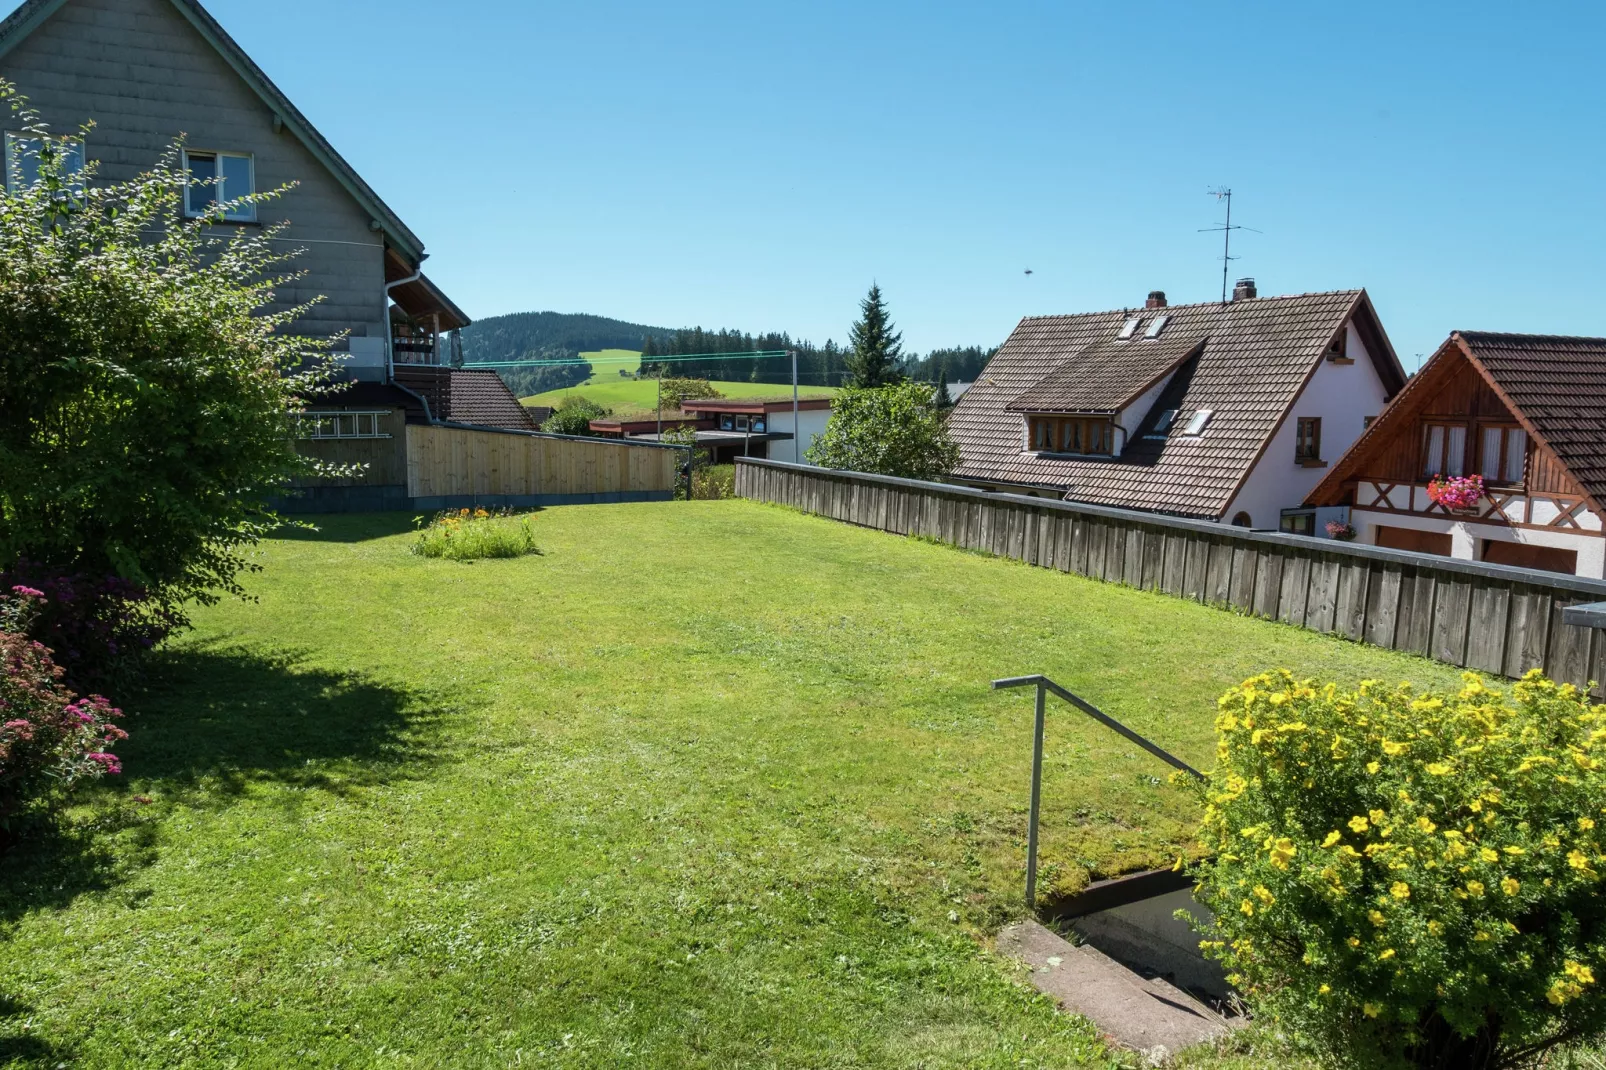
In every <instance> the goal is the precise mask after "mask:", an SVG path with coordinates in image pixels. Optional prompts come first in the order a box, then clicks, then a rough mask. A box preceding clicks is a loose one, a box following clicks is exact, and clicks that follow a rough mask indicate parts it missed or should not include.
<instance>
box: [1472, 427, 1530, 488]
mask: <svg viewBox="0 0 1606 1070" xmlns="http://www.w3.org/2000/svg"><path fill="white" fill-rule="evenodd" d="M1481 439H1482V441H1481V442H1480V443H1479V447H1478V474H1479V475H1481V476H1483V481H1484V482H1485V483H1521V482H1522V475H1523V469H1524V467H1525V463H1526V461H1527V460H1528V432H1526V431H1524V430H1523V429H1522V428H1520V427H1485V428H1483V429H1482V435H1481Z"/></svg>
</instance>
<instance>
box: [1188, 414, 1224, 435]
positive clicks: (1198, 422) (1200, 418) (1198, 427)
mask: <svg viewBox="0 0 1606 1070" xmlns="http://www.w3.org/2000/svg"><path fill="white" fill-rule="evenodd" d="M1215 412H1216V410H1214V409H1195V410H1194V411H1193V418H1192V419H1191V420H1189V421H1188V426H1187V427H1185V428H1183V429H1182V433H1183V434H1184V435H1202V434H1204V429H1205V426H1206V425H1207V424H1209V423H1210V417H1212V416H1214V415H1215Z"/></svg>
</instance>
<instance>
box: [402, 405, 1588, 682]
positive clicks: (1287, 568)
mask: <svg viewBox="0 0 1606 1070" xmlns="http://www.w3.org/2000/svg"><path fill="white" fill-rule="evenodd" d="M409 430H410V431H411V430H412V429H409ZM568 445H569V444H568V442H567V441H556V440H553V441H548V442H547V443H546V444H545V445H544V446H543V447H541V448H540V449H539V450H538V451H536V452H534V453H532V452H529V450H528V449H526V451H525V452H522V453H521V451H520V449H519V448H517V447H516V446H514V445H510V444H507V443H501V442H498V443H486V442H483V441H476V440H473V439H470V438H463V439H453V440H452V441H451V442H449V443H437V444H434V445H432V446H431V447H430V449H429V450H424V449H420V450H419V456H418V458H417V460H416V464H417V465H418V468H419V471H420V474H421V476H422V474H423V473H424V471H425V470H426V469H427V470H428V472H429V477H430V478H431V479H437V480H439V481H440V482H441V485H448V484H449V485H452V486H459V485H465V486H466V485H469V483H470V482H472V483H473V485H475V486H479V485H480V484H481V483H484V484H486V485H487V486H489V485H492V484H495V485H505V484H509V483H517V482H518V481H520V480H523V481H530V480H537V481H540V482H541V483H542V484H543V485H547V484H552V483H557V484H559V485H562V486H563V487H565V488H569V487H574V488H578V487H580V486H592V485H610V486H611V485H614V484H620V485H621V489H622V488H623V485H629V486H630V487H631V488H634V487H637V486H641V487H642V488H643V489H646V487H647V486H648V485H652V484H653V483H654V481H655V479H656V480H658V481H660V482H661V485H662V486H663V487H665V488H668V487H670V486H672V485H673V483H672V480H673V472H674V466H675V463H676V460H677V458H676V457H675V455H673V454H670V453H668V452H667V451H665V452H664V453H663V457H664V458H665V460H664V461H663V462H659V464H658V466H657V467H654V464H653V461H652V459H645V460H644V459H642V458H639V457H635V456H627V455H625V454H619V455H617V456H614V455H609V454H607V453H605V452H601V453H593V454H582V453H579V452H576V451H575V450H573V449H569V448H568ZM408 446H409V450H408V471H409V482H410V483H411V481H412V476H413V472H414V468H415V458H414V455H413V448H412V441H411V439H409V443H408ZM487 451H489V452H487ZM437 469H448V470H446V471H439V472H437V471H436V470H437ZM459 469H461V471H460V470H459ZM736 472H737V475H736V489H737V493H738V494H739V495H741V496H742V497H745V498H751V499H754V500H758V501H769V502H776V503H780V504H786V505H792V506H794V507H796V508H799V509H802V510H804V511H806V512H811V513H817V514H819V515H822V516H829V517H833V518H835V519H838V520H842V521H846V522H848V523H852V524H858V525H861V526H864V527H870V528H878V529H880V530H883V531H892V532H898V533H902V534H913V535H923V536H927V537H930V538H933V539H937V540H939V541H941V542H945V543H949V544H952V545H955V546H961V547H965V548H969V549H979V550H986V551H988V552H990V553H994V554H998V555H1000V556H1004V557H1013V558H1016V559H1018V560H1021V561H1026V562H1028V563H1031V564H1034V565H1039V566H1041V567H1044V568H1054V569H1059V570H1060V571H1063V572H1071V573H1075V574H1077V575H1081V576H1087V577H1090V578H1092V579H1098V580H1105V581H1108V582H1111V583H1126V584H1130V585H1131V586H1133V587H1138V588H1144V589H1153V590H1158V591H1162V592H1164V593H1166V594H1170V595H1174V596H1176V597H1180V598H1188V599H1192V600H1195V601H1203V602H1208V603H1210V604H1213V605H1223V606H1227V607H1230V608H1231V609H1234V610H1236V611H1238V612H1242V613H1250V614H1254V615H1256V616H1261V617H1267V618H1270V619H1274V620H1280V621H1284V622H1286V623H1289V624H1294V625H1297V626H1302V627H1306V628H1309V629H1312V630H1314V631H1319V632H1330V633H1337V634H1339V635H1343V636H1347V637H1349V638H1351V639H1355V640H1364V641H1366V642H1368V643H1372V644H1375V645H1377V646H1384V647H1392V648H1394V649H1398V650H1405V651H1410V652H1413V653H1418V654H1425V655H1428V656H1429V657H1433V658H1437V659H1438V660H1440V661H1446V662H1449V663H1450V664H1453V665H1466V666H1469V667H1471V668H1475V669H1478V670H1480V671H1483V672H1491V673H1503V674H1504V675H1506V676H1513V677H1515V676H1521V675H1522V674H1523V673H1524V672H1526V671H1528V670H1529V669H1531V668H1536V667H1537V668H1542V669H1544V670H1545V672H1546V673H1548V674H1549V675H1551V676H1552V677H1554V678H1555V679H1558V680H1567V681H1571V682H1573V683H1577V684H1580V685H1582V684H1584V683H1587V682H1589V681H1591V680H1599V679H1601V677H1602V676H1606V635H1600V634H1597V633H1596V632H1595V631H1593V630H1591V629H1586V628H1577V627H1574V626H1572V625H1568V624H1564V623H1563V622H1562V619H1561V612H1562V610H1563V609H1564V608H1566V607H1567V606H1570V605H1576V604H1579V603H1582V602H1595V601H1606V581H1602V580H1594V579H1584V578H1580V577H1574V576H1561V575H1551V574H1549V573H1542V572H1534V571H1531V570H1528V569H1516V568H1508V567H1505V566H1501V565H1489V564H1484V563H1482V562H1474V561H1460V560H1453V559H1449V558H1441V557H1433V556H1430V555H1425V554H1415V553H1409V552H1406V551H1400V550H1387V549H1382V548H1379V547H1373V546H1356V545H1353V544H1349V543H1339V542H1334V541H1332V540H1317V539H1311V538H1307V537H1302V536H1297V535H1283V534H1277V533H1270V532H1254V531H1245V530H1243V529H1241V528H1233V527H1228V526H1226V525H1224V524H1217V523H1213V522H1209V521H1202V520H1189V519H1183V518H1176V517H1166V516H1160V515H1158V514H1154V513H1143V512H1135V511H1132V510H1123V509H1112V508H1107V507H1103V506H1094V505H1084V504H1080V503H1076V502H1062V501H1059V500H1057V499H1047V498H1034V497H1027V496H1022V495H1013V494H993V493H988V492H985V491H979V490H973V489H971V488H968V487H958V486H950V485H947V484H940V483H917V482H914V481H911V480H900V479H890V478H887V477H884V476H870V475H863V474H860V473H853V472H833V471H828V470H826V469H821V468H811V467H808V466H803V465H790V464H784V463H781V462H776V461H757V460H748V459H745V458H744V459H742V460H740V461H739V462H738V463H737V467H736ZM470 477H472V478H470ZM454 481H455V482H454ZM415 493H416V492H415ZM437 493H443V492H437ZM483 493H495V492H494V491H483Z"/></svg>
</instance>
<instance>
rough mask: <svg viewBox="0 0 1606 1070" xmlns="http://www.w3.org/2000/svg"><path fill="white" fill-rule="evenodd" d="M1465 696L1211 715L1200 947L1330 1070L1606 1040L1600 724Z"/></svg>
mask: <svg viewBox="0 0 1606 1070" xmlns="http://www.w3.org/2000/svg"><path fill="white" fill-rule="evenodd" d="M1464 679H1465V686H1464V688H1463V689H1462V690H1461V691H1460V692H1459V693H1455V694H1425V693H1424V694H1419V693H1417V692H1416V691H1414V690H1413V689H1412V688H1411V687H1410V686H1409V685H1406V684H1402V685H1400V686H1398V687H1394V688H1389V687H1384V686H1381V685H1378V684H1376V683H1371V682H1366V683H1362V684H1361V686H1360V689H1359V690H1358V691H1355V692H1343V691H1340V690H1338V689H1337V688H1336V687H1334V686H1333V685H1327V686H1325V687H1318V686H1316V685H1315V684H1312V683H1309V682H1300V681H1297V680H1295V679H1294V678H1293V677H1292V676H1290V675H1289V674H1288V673H1287V672H1278V673H1268V674H1266V675H1262V676H1257V677H1255V678H1253V679H1251V680H1248V681H1246V682H1245V683H1244V684H1243V685H1242V686H1241V687H1239V688H1237V689H1235V690H1233V691H1230V692H1228V693H1227V694H1226V695H1225V696H1224V697H1223V698H1222V699H1221V701H1220V712H1219V716H1218V717H1217V720H1216V727H1217V730H1218V733H1219V744H1218V747H1219V768H1218V769H1217V770H1216V771H1214V772H1213V773H1211V774H1210V775H1209V777H1208V779H1207V785H1206V787H1205V789H1204V790H1205V791H1206V792H1207V800H1206V801H1207V806H1206V810H1205V816H1204V821H1203V826H1202V839H1203V841H1204V845H1205V847H1206V848H1207V850H1208V851H1209V852H1210V857H1209V859H1208V860H1207V861H1205V862H1204V863H1202V864H1201V866H1200V867H1199V873H1198V878H1199V882H1198V887H1197V891H1196V894H1197V895H1198V898H1199V900H1200V902H1201V903H1203V904H1204V905H1206V906H1207V907H1209V908H1210V909H1211V910H1212V911H1213V912H1214V914H1215V922H1214V923H1213V925H1212V931H1211V932H1209V933H1208V934H1207V935H1208V936H1209V939H1207V940H1205V941H1204V943H1203V944H1202V947H1203V948H1204V950H1205V952H1206V954H1208V955H1210V956H1212V957H1214V958H1217V959H1219V960H1220V961H1221V962H1222V963H1223V964H1224V965H1225V966H1226V967H1227V969H1228V971H1229V977H1230V979H1231V980H1232V981H1233V983H1234V984H1236V985H1238V986H1239V987H1240V989H1241V990H1242V991H1243V993H1244V994H1245V996H1246V997H1247V999H1248V1001H1249V1003H1250V1005H1251V1007H1252V1008H1254V1009H1255V1010H1256V1011H1257V1012H1258V1013H1259V1014H1261V1015H1262V1016H1263V1017H1270V1018H1272V1019H1275V1020H1277V1021H1279V1022H1281V1023H1282V1024H1283V1025H1284V1026H1285V1027H1287V1028H1290V1029H1291V1030H1292V1031H1293V1032H1295V1033H1296V1034H1297V1035H1299V1036H1301V1037H1303V1038H1304V1039H1305V1040H1306V1041H1307V1042H1309V1043H1310V1044H1311V1045H1312V1046H1313V1047H1315V1048H1316V1049H1317V1050H1318V1052H1320V1053H1321V1054H1322V1055H1323V1056H1324V1057H1325V1058H1326V1059H1327V1061H1329V1062H1330V1063H1333V1064H1336V1065H1342V1066H1355V1067H1368V1068H1374V1067H1446V1068H1448V1067H1472V1068H1493V1067H1506V1066H1518V1065H1524V1064H1526V1063H1528V1062H1531V1061H1532V1060H1533V1059H1534V1058H1535V1057H1536V1056H1537V1055H1539V1054H1540V1053H1542V1052H1544V1051H1545V1050H1547V1049H1549V1048H1550V1047H1553V1046H1554V1045H1556V1044H1558V1043H1561V1042H1563V1041H1566V1040H1569V1039H1572V1038H1575V1037H1581V1036H1588V1035H1592V1034H1595V1033H1598V1032H1600V1031H1601V1030H1602V1027H1603V1026H1606V896H1603V895H1602V894H1601V893H1602V891H1603V889H1602V887H1601V875H1602V873H1606V853H1603V851H1606V707H1593V706H1591V705H1590V704H1589V702H1588V701H1587V700H1586V698H1585V696H1584V695H1583V694H1582V693H1580V692H1579V691H1578V690H1577V689H1576V688H1574V687H1573V686H1571V685H1557V684H1555V683H1552V682H1551V681H1549V680H1547V679H1545V678H1544V677H1543V676H1542V675H1540V674H1539V672H1538V671H1537V670H1535V671H1534V672H1532V673H1529V674H1528V675H1527V676H1526V677H1524V678H1523V679H1522V681H1521V682H1519V683H1517V684H1515V685H1514V686H1513V687H1512V688H1511V693H1510V696H1509V697H1507V696H1506V695H1504V694H1502V693H1501V692H1499V691H1496V690H1492V689H1490V688H1488V687H1486V686H1485V685H1484V684H1483V683H1482V682H1481V681H1480V680H1479V678H1478V677H1477V676H1476V675H1474V674H1470V673H1469V674H1467V675H1466V676H1465V678H1464Z"/></svg>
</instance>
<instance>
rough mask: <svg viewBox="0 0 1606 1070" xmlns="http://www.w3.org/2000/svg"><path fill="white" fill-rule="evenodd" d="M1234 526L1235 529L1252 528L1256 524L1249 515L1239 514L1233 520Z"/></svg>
mask: <svg viewBox="0 0 1606 1070" xmlns="http://www.w3.org/2000/svg"><path fill="white" fill-rule="evenodd" d="M1232 526H1233V527H1235V528H1250V527H1254V526H1255V522H1254V521H1253V520H1251V519H1250V518H1249V514H1248V513H1239V514H1237V515H1236V516H1234V517H1233V518H1232Z"/></svg>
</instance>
